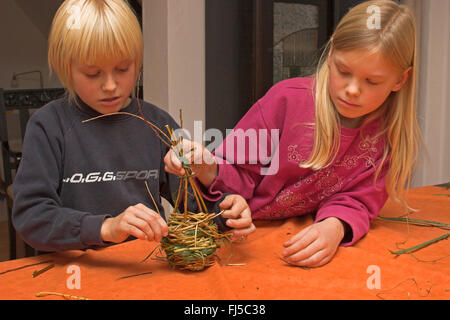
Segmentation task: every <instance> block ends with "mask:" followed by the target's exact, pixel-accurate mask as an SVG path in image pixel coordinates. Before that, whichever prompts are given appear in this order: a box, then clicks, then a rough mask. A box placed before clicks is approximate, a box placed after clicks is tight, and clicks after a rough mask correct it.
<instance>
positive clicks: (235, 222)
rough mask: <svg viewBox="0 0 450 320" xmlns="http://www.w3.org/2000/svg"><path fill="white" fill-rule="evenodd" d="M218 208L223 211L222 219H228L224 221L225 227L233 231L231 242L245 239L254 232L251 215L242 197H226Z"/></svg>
mask: <svg viewBox="0 0 450 320" xmlns="http://www.w3.org/2000/svg"><path fill="white" fill-rule="evenodd" d="M219 206H220V208H221V209H222V210H225V211H224V213H222V217H224V218H225V219H228V220H227V221H226V224H227V226H228V227H230V228H233V229H234V230H233V236H232V239H233V240H236V239H242V238H246V237H247V236H248V235H249V234H251V233H252V232H253V231H255V229H256V228H255V225H254V224H253V223H252V213H251V211H250V208H249V207H248V204H247V201H245V199H244V198H243V197H241V196H240V195H237V194H233V195H229V196H226V197H225V199H224V200H223V201H222V202H221V203H220V205H219Z"/></svg>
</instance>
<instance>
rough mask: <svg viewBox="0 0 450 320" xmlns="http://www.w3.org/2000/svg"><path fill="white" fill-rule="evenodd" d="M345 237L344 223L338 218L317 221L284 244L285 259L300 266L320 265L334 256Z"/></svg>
mask: <svg viewBox="0 0 450 320" xmlns="http://www.w3.org/2000/svg"><path fill="white" fill-rule="evenodd" d="M343 238H344V225H343V224H342V222H341V221H340V220H339V219H337V218H328V219H325V220H323V221H321V222H318V223H315V224H313V225H311V226H309V227H307V228H305V229H303V230H302V231H300V232H299V233H297V234H296V235H295V236H293V237H292V238H291V239H290V240H288V241H286V242H285V243H284V244H283V245H284V246H285V247H286V249H285V250H284V251H283V253H282V254H283V256H284V258H285V260H286V261H287V262H289V263H291V264H293V265H296V266H299V267H320V266H323V265H325V264H327V263H328V262H330V261H331V259H332V258H333V257H334V255H335V253H336V251H337V249H338V247H339V244H340V243H341V241H342V239H343Z"/></svg>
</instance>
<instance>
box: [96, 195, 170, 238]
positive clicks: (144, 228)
mask: <svg viewBox="0 0 450 320" xmlns="http://www.w3.org/2000/svg"><path fill="white" fill-rule="evenodd" d="M168 232H169V228H168V226H167V223H166V222H165V221H164V219H163V218H162V217H161V216H160V215H159V214H158V213H156V212H154V211H153V210H151V209H149V208H147V207H146V206H144V205H143V204H138V205H135V206H132V207H129V208H128V209H126V210H125V211H124V212H122V213H121V214H120V215H118V216H117V217H114V218H108V219H106V220H105V221H104V222H103V225H102V228H101V236H102V239H103V241H107V242H114V243H121V242H123V241H125V240H126V239H127V238H128V236H130V235H131V236H134V237H136V238H138V239H141V240H148V241H157V242H160V241H161V239H162V237H163V236H167V234H168Z"/></svg>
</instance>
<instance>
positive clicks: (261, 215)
mask: <svg viewBox="0 0 450 320" xmlns="http://www.w3.org/2000/svg"><path fill="white" fill-rule="evenodd" d="M313 92H314V80H313V79H310V78H296V79H289V80H286V81H283V82H281V83H278V84H277V85H275V86H274V87H273V88H272V89H271V90H269V92H268V93H267V94H266V95H265V96H264V97H263V98H262V99H260V100H259V101H258V102H257V103H256V104H255V105H254V106H253V107H252V108H251V109H250V110H249V112H248V113H247V114H246V115H245V116H244V117H243V118H242V120H241V121H240V122H239V123H238V124H237V126H236V128H235V129H234V132H232V133H231V134H229V135H228V136H227V138H226V139H225V141H224V142H223V144H222V145H221V146H220V147H219V148H217V149H216V150H215V156H216V159H217V161H218V163H219V173H218V176H217V178H216V179H215V180H214V182H213V183H212V185H211V186H210V188H209V190H208V191H209V194H210V196H212V197H213V198H215V196H219V195H221V194H222V192H228V193H237V194H240V195H242V196H243V197H244V198H245V199H247V201H248V204H249V206H250V208H251V210H252V216H253V219H255V220H257V219H264V220H276V219H286V218H289V217H293V216H300V215H304V214H307V213H316V216H315V221H316V222H319V221H321V220H324V219H326V218H329V217H336V218H339V219H340V220H342V221H344V222H346V223H347V224H348V226H349V227H350V229H351V230H349V232H348V233H347V234H346V236H345V238H344V241H343V243H342V244H341V245H343V246H349V245H352V244H354V243H355V242H357V241H358V240H359V239H361V238H362V237H363V236H364V235H365V234H366V233H367V232H368V231H369V227H370V221H371V220H372V219H374V218H376V216H377V215H378V212H379V211H380V209H381V208H382V207H383V206H384V204H385V202H386V200H387V197H388V196H387V192H386V190H385V177H386V173H387V169H388V161H386V164H385V166H384V168H383V170H382V172H381V173H380V175H379V176H378V179H377V182H376V187H375V185H374V175H375V172H376V169H377V168H378V166H379V164H380V162H381V157H382V154H383V149H384V139H383V138H382V137H379V138H375V136H376V134H377V132H378V130H379V126H378V124H379V123H378V121H373V122H372V123H370V124H368V125H367V126H366V127H364V128H363V129H362V130H361V129H348V128H344V127H341V137H340V138H341V145H340V149H339V152H338V155H337V157H336V158H335V160H334V162H333V163H332V165H330V166H329V167H327V168H324V169H321V170H318V171H314V170H312V169H303V168H301V167H300V166H299V164H300V163H301V162H302V161H304V160H306V159H307V158H308V156H309V155H310V153H311V151H312V147H313V142H314V127H312V126H305V125H302V123H310V124H311V123H314V101H313V95H314V93H313ZM238 129H243V130H238ZM248 129H254V130H248ZM261 129H266V130H261ZM274 129H278V130H279V133H278V134H277V131H274ZM261 132H262V133H263V134H262V135H261V136H259V133H261ZM264 132H267V135H264ZM243 133H247V136H252V134H253V140H251V142H250V143H249V144H248V143H247V144H243V143H238V141H239V139H242V137H243ZM239 136H240V137H241V138H238V137H239ZM255 136H258V137H259V139H258V141H255V140H254V138H255ZM277 136H279V137H277ZM278 140H279V142H278ZM242 141H243V140H241V142H242ZM233 142H234V145H233V144H232V143H233ZM264 142H265V143H264ZM265 145H266V146H267V148H264V146H265ZM271 146H272V147H273V148H274V150H273V152H272V153H271ZM233 148H234V152H233ZM260 149H261V150H260ZM265 151H266V152H265ZM260 154H261V155H260ZM224 155H225V156H224ZM270 155H272V157H270ZM264 170H267V171H264Z"/></svg>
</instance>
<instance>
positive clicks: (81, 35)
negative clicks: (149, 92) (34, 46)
mask: <svg viewBox="0 0 450 320" xmlns="http://www.w3.org/2000/svg"><path fill="white" fill-rule="evenodd" d="M142 59H143V36H142V30H141V27H140V24H139V21H138V20H137V17H136V15H135V14H134V12H133V10H132V9H131V8H130V6H129V5H128V3H127V2H125V1H124V0H65V1H64V3H63V4H62V5H61V7H60V8H59V9H58V11H57V12H56V15H55V17H54V19H53V24H52V27H51V31H50V36H49V49H48V63H49V66H50V70H51V71H52V70H55V71H56V73H57V74H58V77H59V79H60V80H61V82H62V84H63V86H64V87H65V88H66V89H67V91H68V93H69V96H70V98H72V99H73V98H74V97H75V91H74V89H73V83H72V73H71V65H72V63H74V62H76V63H80V64H88V65H99V66H100V65H103V64H105V63H113V62H117V61H121V60H133V61H135V64H136V80H137V77H138V75H139V72H140V69H141V67H142Z"/></svg>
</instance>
